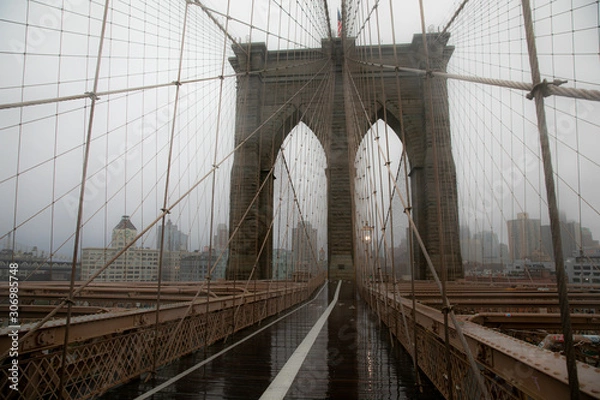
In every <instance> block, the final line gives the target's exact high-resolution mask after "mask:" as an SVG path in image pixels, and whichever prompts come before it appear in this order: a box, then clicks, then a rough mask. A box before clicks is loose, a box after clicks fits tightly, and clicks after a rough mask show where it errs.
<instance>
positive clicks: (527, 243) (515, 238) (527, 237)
mask: <svg viewBox="0 0 600 400" xmlns="http://www.w3.org/2000/svg"><path fill="white" fill-rule="evenodd" d="M506 224H507V227H508V246H509V250H510V257H511V259H512V260H524V259H534V258H536V257H538V255H539V254H540V253H541V247H542V246H541V235H540V232H541V224H540V220H539V219H529V214H527V213H525V212H523V213H519V214H517V219H513V220H510V221H507V222H506Z"/></svg>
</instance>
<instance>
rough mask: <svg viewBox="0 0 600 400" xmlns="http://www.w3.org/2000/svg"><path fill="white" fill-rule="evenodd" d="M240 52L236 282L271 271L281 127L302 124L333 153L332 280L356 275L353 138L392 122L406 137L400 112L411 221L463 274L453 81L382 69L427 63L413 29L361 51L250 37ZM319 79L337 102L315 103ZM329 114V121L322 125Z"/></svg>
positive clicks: (437, 62)
mask: <svg viewBox="0 0 600 400" xmlns="http://www.w3.org/2000/svg"><path fill="white" fill-rule="evenodd" d="M427 39H428V43H429V44H428V50H429V57H430V66H431V68H432V69H434V70H437V71H445V69H446V65H447V62H448V60H449V58H450V56H451V54H452V51H453V47H451V46H447V41H448V37H447V36H444V37H442V36H440V35H439V34H427ZM234 53H235V57H232V58H231V59H230V60H229V61H230V63H231V65H232V66H233V68H234V69H235V71H236V72H237V73H238V74H239V76H238V79H237V115H236V128H235V145H236V146H238V145H240V144H242V143H243V145H241V147H240V148H239V149H238V150H237V152H236V154H235V159H234V165H233V169H232V176H231V210H230V225H229V226H230V234H233V233H234V231H236V230H237V232H235V235H234V239H233V240H232V243H231V244H230V253H229V265H228V267H227V278H228V279H234V278H235V279H247V278H248V277H249V276H250V273H251V271H252V270H253V268H254V269H255V273H254V275H253V278H256V279H268V278H270V277H271V263H272V260H271V258H272V247H273V246H272V242H273V240H272V238H271V237H270V235H269V234H268V232H269V227H270V225H271V222H272V220H273V177H272V176H271V175H270V174H269V170H270V168H271V167H272V165H273V164H274V162H275V158H276V156H277V149H279V147H280V145H281V144H282V142H283V140H284V135H281V132H282V131H283V132H286V134H287V133H289V132H290V131H291V130H292V129H293V128H294V127H295V126H296V125H297V124H298V123H300V122H304V123H305V124H306V125H308V127H309V128H311V129H312V130H313V132H315V133H317V137H319V138H325V139H321V140H322V141H323V142H322V143H321V144H322V145H323V148H324V149H325V154H326V157H327V181H328V205H327V206H328V261H329V277H330V279H337V278H343V279H351V280H353V279H354V249H355V247H356V246H355V243H354V241H355V240H356V238H355V231H356V230H355V229H354V227H355V226H356V225H355V224H356V223H360V221H355V220H354V213H353V210H354V204H353V202H354V196H353V193H352V190H353V189H352V188H353V187H354V183H353V182H354V176H355V171H354V156H355V155H356V151H357V148H358V145H359V144H360V143H355V139H353V138H357V137H359V138H360V137H363V136H364V135H365V134H366V132H367V131H368V130H369V128H370V127H371V125H372V124H374V123H375V122H376V121H377V120H378V119H384V118H385V121H386V122H387V123H388V125H389V126H390V127H391V128H392V129H393V130H394V131H395V132H396V133H397V134H398V135H399V137H400V132H401V123H400V120H401V116H400V110H402V118H403V122H404V137H405V143H403V145H404V146H405V148H406V150H407V154H408V158H409V162H410V178H411V196H412V215H413V219H414V220H415V223H416V225H417V227H418V229H419V232H420V234H421V236H422V238H423V240H424V241H425V244H426V247H427V249H428V252H429V254H430V256H431V258H432V261H433V263H434V265H435V266H436V269H438V272H439V271H440V270H441V269H442V268H441V266H440V265H441V263H442V262H443V263H444V265H445V267H446V271H447V277H448V279H450V280H452V279H456V278H459V277H462V275H463V272H462V260H461V256H460V246H459V225H458V208H457V189H456V172H455V165H454V161H453V158H452V152H451V144H450V134H449V116H448V99H447V91H446V81H445V79H442V78H437V77H423V76H422V75H416V74H414V73H410V72H399V71H397V70H395V69H393V68H382V67H381V66H378V65H388V66H393V65H400V66H402V67H407V68H417V69H425V68H426V59H425V56H424V54H425V53H424V51H423V45H422V36H421V35H415V36H414V37H413V41H412V43H409V44H401V45H396V49H395V51H394V48H393V46H377V47H360V46H355V45H354V41H353V40H352V39H351V38H345V39H343V40H342V39H337V38H336V39H333V41H330V40H324V41H323V43H322V49H300V50H294V51H267V49H266V46H265V44H264V43H248V44H244V45H241V46H234ZM307 60H311V61H314V62H310V63H309V62H307ZM361 61H366V62H367V63H371V64H366V63H362V62H361ZM350 76H352V78H353V79H352V80H358V81H360V80H361V79H362V80H363V81H365V78H369V77H370V78H371V81H372V82H373V84H374V85H380V89H378V90H376V91H373V86H372V85H371V86H369V87H364V88H362V89H361V88H360V87H357V86H356V85H353V84H352V82H350V78H349V77H350ZM375 77H376V79H374V78H375ZM311 80H312V81H314V80H323V81H324V82H323V84H321V85H317V86H316V87H319V88H321V89H320V90H323V93H321V94H319V95H321V97H322V98H325V99H329V101H328V102H319V105H318V107H316V106H311V104H313V102H311V98H312V97H313V96H315V93H314V90H312V89H311V90H309V89H305V88H306V87H308V86H307V83H308V82H309V81H311ZM284 83H285V85H283V84H284ZM427 85H430V86H431V88H432V90H431V93H432V94H433V95H432V98H430V97H429V96H428V91H427V90H425V88H426V86H427ZM310 87H311V88H314V87H315V85H313V86H310ZM282 88H285V90H284V91H283V90H282ZM373 92H375V93H376V95H375V96H374V94H373ZM400 93H401V96H400ZM400 98H401V99H402V100H401V101H402V104H399V101H400ZM430 100H431V103H433V107H430ZM324 103H325V104H324ZM363 107H365V108H366V112H367V115H369V117H370V118H369V120H367V118H365V117H364V114H365V111H364V108H363ZM315 108H319V109H318V110H317V109H315ZM432 109H433V112H431V110H432ZM352 110H362V111H361V114H362V115H360V116H358V117H357V118H355V117H354V116H352V115H350V113H351V112H353V111H352ZM324 115H325V116H326V118H328V119H329V121H323V118H324V117H323V116H324ZM315 118H320V123H319V124H315V123H313V121H315ZM356 121H359V122H356ZM323 122H325V123H323ZM324 126H325V127H326V128H323V127H324ZM318 129H320V130H323V129H327V131H326V132H317V130H318ZM434 135H435V136H434ZM434 138H435V144H436V148H435V150H436V151H434V146H433V139H434ZM273 149H275V151H273ZM434 153H435V154H436V155H437V160H436V158H434ZM436 161H437V167H438V171H439V174H438V177H437V181H438V182H439V193H440V194H441V196H440V197H441V198H440V199H438V190H437V189H436V177H435V173H434V166H435V165H436ZM257 193H259V194H258V195H257ZM438 201H440V204H439V206H438ZM439 211H441V214H442V215H441V216H439V215H438V214H439ZM440 230H442V234H441V235H440ZM263 243H264V245H263ZM414 253H415V262H416V263H417V265H418V271H419V272H418V276H417V277H418V278H420V279H425V278H427V277H428V276H429V273H428V272H427V265H426V263H425V259H424V257H423V254H422V253H421V252H420V250H419V249H418V247H416V246H415V252H414ZM259 255H260V256H259ZM257 260H258V262H257Z"/></svg>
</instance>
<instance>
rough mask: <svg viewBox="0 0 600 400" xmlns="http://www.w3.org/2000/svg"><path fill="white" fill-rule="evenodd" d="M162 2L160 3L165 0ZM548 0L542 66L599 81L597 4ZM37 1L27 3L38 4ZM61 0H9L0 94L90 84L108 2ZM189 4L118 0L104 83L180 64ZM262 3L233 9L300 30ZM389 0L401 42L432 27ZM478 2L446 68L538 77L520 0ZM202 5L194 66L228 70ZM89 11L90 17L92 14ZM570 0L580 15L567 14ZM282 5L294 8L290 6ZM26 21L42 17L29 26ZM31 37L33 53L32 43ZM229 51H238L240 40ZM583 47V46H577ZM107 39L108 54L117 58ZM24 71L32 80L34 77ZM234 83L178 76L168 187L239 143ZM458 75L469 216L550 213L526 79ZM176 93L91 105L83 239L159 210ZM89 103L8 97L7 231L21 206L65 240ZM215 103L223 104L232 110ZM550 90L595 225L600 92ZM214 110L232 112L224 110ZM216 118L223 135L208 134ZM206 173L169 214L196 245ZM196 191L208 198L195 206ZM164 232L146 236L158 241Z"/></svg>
mask: <svg viewBox="0 0 600 400" xmlns="http://www.w3.org/2000/svg"><path fill="white" fill-rule="evenodd" d="M159 3H160V4H161V7H160V8H159V7H156V5H157V4H159ZM372 3H374V2H372ZM456 3H457V2H456V1H455V2H449V1H442V0H436V1H431V0H430V1H425V10H426V11H425V12H426V17H427V22H426V25H427V26H428V27H432V29H434V30H437V29H438V28H439V27H440V26H443V24H444V23H445V21H447V20H448V18H449V16H450V14H451V13H452V11H453V10H454V9H455V8H456ZM472 3H474V4H475V5H477V4H478V3H477V2H472ZM546 3H547V2H546V1H536V2H534V4H535V6H536V15H537V16H538V17H539V23H538V24H536V30H537V31H538V35H539V39H538V43H539V47H540V58H541V60H542V63H541V66H542V70H543V71H542V72H543V74H544V77H549V78H552V77H560V78H565V79H568V80H569V84H573V85H577V86H578V87H591V88H594V87H595V88H596V89H597V88H598V83H599V80H600V79H599V78H600V68H599V64H598V63H599V59H598V47H599V46H598V31H597V26H598V11H597V3H594V2H593V1H592V0H590V1H582V2H581V3H582V6H581V7H580V8H578V9H577V10H576V11H574V12H566V13H562V14H561V11H562V9H563V6H565V5H566V6H568V7H570V4H571V2H570V1H566V0H559V1H556V2H553V3H552V7H553V8H552V9H550V7H549V6H546V5H545V4H546ZM26 4H29V5H30V8H29V14H27V8H26ZM56 4H58V3H57V2H52V1H49V2H47V3H45V2H30V3H26V2H23V1H20V0H8V1H4V2H2V4H0V17H1V18H0V19H2V22H0V32H1V33H2V34H1V35H0V37H1V39H0V46H1V47H0V50H1V51H0V63H1V65H3V74H0V102H1V103H10V102H17V101H20V100H21V99H22V98H23V99H24V100H31V99H39V98H52V97H56V96H65V95H71V94H82V93H84V92H86V91H90V90H91V82H92V78H93V74H94V67H95V63H94V60H95V56H96V52H97V46H98V38H97V36H98V33H99V28H100V23H99V18H100V17H101V11H102V8H101V6H100V2H92V3H90V2H87V1H84V0H65V8H66V9H67V12H64V13H63V12H61V11H60V8H57V7H56ZM181 4H183V2H176V1H171V2H167V3H165V2H154V1H148V2H138V1H131V6H129V2H114V3H113V9H112V10H111V13H109V18H110V20H111V21H112V22H111V24H110V26H109V30H108V31H107V37H108V38H109V40H108V41H107V43H106V48H105V52H104V54H105V59H104V60H103V64H102V71H101V80H100V90H108V89H111V90H114V89H119V88H127V87H134V86H142V85H150V84H158V83H165V82H172V81H173V80H175V79H176V71H177V64H178V63H177V60H178V57H179V46H178V43H179V38H180V29H181V19H182V10H183V7H181ZM206 4H207V5H208V6H209V7H211V8H213V9H215V10H218V11H220V12H225V10H226V7H227V1H219V2H217V1H214V0H210V1H207V2H206ZM251 4H252V2H248V1H245V0H244V1H242V0H237V1H232V2H231V15H232V17H235V18H238V19H240V20H242V21H246V22H248V23H250V18H252V24H253V25H255V26H257V27H258V28H260V29H268V30H269V31H270V32H272V33H274V34H276V35H280V36H283V37H285V38H290V39H294V38H304V36H303V33H302V30H301V29H299V27H298V26H297V25H296V24H293V23H290V21H289V19H287V17H285V13H283V14H282V12H281V11H280V10H279V9H278V8H277V6H275V5H274V3H271V5H270V8H269V3H268V2H267V1H266V0H260V1H255V2H254V4H255V6H254V13H252V12H251V10H250V5H251ZM282 4H284V5H286V4H288V2H285V1H284V2H283V3H282ZM393 4H394V15H393V20H394V25H395V29H396V42H398V43H402V42H409V41H410V40H411V39H412V35H413V33H416V32H420V22H419V10H418V2H417V1H416V0H415V1H403V2H393ZM585 4H587V6H585ZM328 5H329V12H330V17H331V29H332V30H335V29H336V24H337V21H336V13H337V9H338V8H339V7H340V5H339V2H337V1H329V2H328ZM475 5H474V6H473V7H472V8H469V7H467V8H466V9H465V14H466V15H465V18H464V20H461V19H460V18H459V19H458V20H457V23H456V32H454V31H453V36H452V38H451V44H456V45H457V50H456V51H455V54H454V56H453V58H452V61H451V65H450V67H449V69H451V70H452V72H456V73H463V74H469V73H470V74H478V75H482V76H492V77H499V78H504V79H513V80H518V81H529V80H530V77H529V76H528V72H527V71H528V66H527V59H526V56H525V53H524V50H525V49H524V48H523V47H522V46H523V43H522V40H520V39H521V38H522V33H519V32H520V30H519V29H518V26H520V25H519V24H520V14H519V4H518V2H509V3H506V4H504V3H502V4H500V3H499V4H498V5H495V6H493V7H492V6H491V5H490V6H489V10H486V11H485V12H481V14H479V15H478V14H476V12H477V10H478V8H477V7H476V6H475ZM193 8H194V10H193V11H191V12H192V13H194V14H193V16H194V18H191V19H190V21H192V22H190V24H189V26H188V29H189V30H190V32H195V33H198V34H197V35H190V38H189V39H188V40H189V42H187V43H186V45H187V46H188V47H187V48H186V51H187V53H186V55H185V60H186V61H185V62H184V69H183V71H184V72H183V73H184V78H185V77H187V78H200V77H211V76H212V77H214V76H218V75H220V73H221V72H220V68H221V60H222V54H220V53H221V51H222V48H223V39H222V34H221V33H220V32H219V30H218V29H216V28H215V27H214V24H212V22H210V21H208V19H207V18H206V16H205V15H204V14H203V13H202V12H201V11H200V10H199V8H197V7H193ZM567 9H568V8H567ZM269 10H270V13H269V12H268V11H269ZM378 11H379V23H378V25H377V24H375V22H374V21H375V20H376V18H375V16H373V17H372V18H371V22H372V24H370V25H369V26H368V29H367V31H366V32H369V34H367V33H366V32H365V34H364V35H363V36H362V37H361V38H359V43H363V42H366V41H367V40H368V39H365V38H367V37H372V38H376V37H377V29H376V28H377V26H378V27H379V33H380V35H381V41H382V42H383V43H391V42H392V37H391V23H390V21H391V18H390V17H389V15H390V13H389V1H381V2H380V4H379V10H378ZM551 11H552V13H554V14H557V16H556V17H553V18H548V17H547V16H546V14H549V13H550V12H551ZM474 13H475V14H474ZM88 14H89V15H91V16H92V18H91V19H89V18H87V15H88ZM563 14H564V15H567V16H568V17H569V18H563V17H561V16H560V15H563ZM27 15H28V16H27ZM280 15H283V17H282V19H281V21H280V20H279V19H280V17H279V16H280ZM294 15H300V14H299V13H297V14H294ZM493 18H496V19H493ZM217 19H220V20H221V21H224V19H222V18H220V17H217ZM25 21H28V22H29V24H30V27H29V28H28V29H29V30H27V29H26V27H25V24H24V23H25ZM469 21H470V22H469ZM494 21H496V22H497V23H494ZM549 22H551V23H549ZM514 26H516V27H517V28H516V29H515V28H513V27H514ZM509 27H511V28H509ZM369 29H370V31H369ZM550 29H552V34H550ZM61 31H62V33H61ZM451 31H452V30H451ZM200 33H201V34H200ZM230 33H231V35H232V36H233V37H236V38H240V39H241V40H242V41H245V40H247V39H249V38H250V36H251V38H252V40H253V41H264V40H266V37H265V35H264V33H261V32H260V30H253V31H252V32H250V30H249V27H248V25H247V24H246V25H245V24H239V23H235V22H233V21H231V25H230ZM25 38H27V40H26V41H27V49H26V50H27V56H26V57H25V58H23V56H22V53H23V50H24V49H25V48H24V42H25ZM549 38H550V39H549ZM316 39H318V38H316ZM268 40H269V48H270V49H274V48H280V47H282V46H285V45H286V42H285V41H278V40H277V39H276V37H275V36H270V37H269V39H268ZM373 40H375V39H373ZM227 50H228V51H230V49H229V47H228V48H227ZM573 53H577V54H578V56H577V57H573V56H572V54H573ZM59 54H60V56H59ZM108 54H110V55H111V56H110V57H106V55H108ZM227 67H228V66H227V65H226V68H227ZM109 77H110V78H109ZM23 79H24V81H23ZM58 81H60V85H57V82H58ZM22 85H25V86H26V87H25V88H24V90H23V91H22V90H21V86H22ZM223 88H224V90H223V92H222V93H224V94H223V97H222V99H221V102H219V101H218V98H219V82H218V81H210V82H208V83H201V84H200V83H199V84H194V85H189V86H185V85H184V86H183V88H182V92H181V96H182V97H181V102H180V106H179V107H180V115H179V116H178V121H179V123H178V126H177V139H176V140H177V143H176V146H175V154H176V157H175V160H176V162H175V163H174V167H173V174H174V176H176V177H177V179H176V181H175V182H173V183H172V185H171V191H170V199H171V200H174V199H176V198H178V197H179V196H180V195H181V194H182V193H184V192H185V190H186V188H187V187H189V186H190V185H191V183H193V182H196V181H197V180H198V179H200V178H201V177H202V176H203V175H204V174H206V172H208V171H209V170H210V168H211V165H212V164H213V158H214V152H215V151H216V152H217V160H219V159H220V158H222V157H224V156H225V155H226V154H227V151H228V150H230V149H231V148H232V138H231V133H232V132H233V118H234V117H233V112H232V110H233V104H234V97H233V96H234V93H235V92H234V89H235V82H234V80H233V79H230V80H226V81H225V83H224V86H223ZM450 88H451V90H450V93H449V95H450V98H451V102H453V106H452V112H453V120H452V132H453V141H454V143H453V146H454V149H455V153H456V154H457V155H460V156H461V157H463V158H462V159H461V160H459V161H458V162H457V163H459V164H460V165H459V180H460V184H461V187H460V190H459V191H460V192H461V195H462V198H461V219H462V222H463V223H469V224H470V225H472V226H473V228H474V230H478V229H490V228H492V229H495V230H496V231H502V230H503V229H505V221H506V220H508V219H512V218H514V217H515V215H516V213H517V212H521V211H528V212H529V213H530V215H531V216H532V217H535V218H542V220H543V221H544V220H545V218H546V217H545V209H544V204H543V201H540V198H543V195H542V197H540V193H542V194H543V183H542V181H541V175H540V171H539V162H538V161H537V157H538V156H537V154H538V153H537V148H538V147H539V146H538V144H537V136H536V135H537V133H536V129H535V125H534V124H533V122H535V118H534V114H533V108H532V107H533V103H532V102H529V101H527V100H524V98H523V96H524V93H523V92H511V91H508V90H498V89H490V88H486V87H483V86H477V85H473V84H469V85H465V84H462V83H456V84H454V83H453V84H452V85H450ZM174 93H175V89H174V88H173V87H169V88H162V89H153V90H149V91H146V92H143V93H141V92H139V93H131V94H129V95H115V96H110V97H108V96H107V97H105V98H103V99H101V102H100V104H102V105H100V106H99V107H98V109H97V116H96V117H95V127H94V137H95V141H94V143H93V150H92V151H93V153H92V156H91V161H90V173H91V174H92V178H91V180H90V184H89V185H88V192H87V193H86V199H87V203H86V219H87V220H89V221H90V222H89V223H88V225H87V227H86V230H85V235H84V245H94V246H102V245H105V244H106V242H107V238H108V237H109V235H110V230H111V229H112V227H113V226H114V225H116V223H117V222H118V220H119V218H120V216H121V215H122V214H124V213H127V214H131V215H132V220H133V221H134V223H135V224H136V225H137V227H138V228H140V229H141V228H142V227H144V226H145V225H147V224H148V223H149V222H150V221H152V220H153V219H154V217H155V216H156V213H157V209H159V208H160V205H161V203H162V190H163V187H164V169H163V167H164V164H165V163H166V158H167V154H166V147H165V146H166V143H167V138H168V135H169V133H170V125H169V121H170V119H171V118H172V107H173V98H174ZM21 96H22V97H21ZM102 101H104V103H102ZM87 104H88V105H87V106H85V107H83V106H82V105H83V103H82V101H77V102H63V103H60V104H58V105H56V104H49V105H43V106H34V107H27V108H24V109H22V110H20V109H11V110H1V111H0V121H2V122H1V124H0V143H1V144H2V146H0V171H2V172H1V175H0V195H1V196H2V199H3V202H4V207H3V212H2V213H1V214H0V236H5V233H6V232H8V231H9V230H11V229H12V227H13V226H14V224H15V221H16V224H17V225H18V226H20V225H22V227H21V228H19V229H18V231H17V241H18V242H19V243H23V244H25V245H29V246H32V245H37V246H39V247H41V248H44V249H46V250H47V249H49V247H50V240H49V237H50V236H52V235H53V236H54V241H53V243H52V246H53V248H54V249H56V248H57V247H58V246H59V245H60V243H63V242H65V243H67V242H68V237H69V235H70V234H71V233H72V231H73V226H74V215H75V212H74V208H73V207H75V205H76V202H77V198H76V194H77V190H76V189H77V183H78V179H79V177H80V174H81V171H80V166H81V160H82V147H81V144H82V143H83V133H84V132H85V129H86V127H87V125H86V124H87V119H88V115H89V101H88V103H87ZM218 104H222V107H221V114H219V107H218ZM547 104H548V106H547V109H548V111H549V117H548V119H549V124H550V126H551V128H552V127H555V129H554V132H555V134H554V136H555V137H557V138H558V142H556V143H555V144H554V145H553V150H554V151H555V154H554V156H555V165H556V166H557V171H558V178H559V179H558V187H559V189H560V192H559V200H560V203H561V204H560V205H561V209H562V210H564V211H565V212H566V214H567V217H568V218H569V219H571V220H581V222H582V224H583V225H584V226H589V227H590V228H592V230H593V232H594V234H595V236H596V238H597V239H598V238H600V217H599V216H598V211H599V210H600V192H599V191H600V185H598V179H597V176H598V175H599V173H600V168H599V165H598V156H597V149H598V148H600V139H599V138H600V135H599V134H598V133H599V132H598V127H599V126H600V119H599V118H600V108H599V106H598V103H594V102H583V101H574V100H564V99H556V98H549V99H548V100H547ZM57 114H58V115H59V116H58V117H55V115H57ZM217 115H220V116H221V120H220V122H219V124H217V119H216V116H217ZM523 116H524V117H523ZM21 121H23V122H27V123H25V124H23V125H21ZM217 126H219V128H218V130H219V131H220V133H221V134H220V136H218V137H216V136H211V135H214V132H216V131H217ZM215 144H218V146H215ZM215 147H216V149H215ZM194 151H202V152H204V153H203V154H206V156H205V157H201V158H198V157H196V158H197V159H195V160H194V161H193V162H192V164H191V165H189V166H188V165H187V163H188V160H189V159H194V157H193V155H194ZM17 165H18V167H17ZM229 166H230V164H227V163H226V164H224V165H223V167H222V168H220V169H219V171H218V174H219V175H218V182H219V185H218V187H219V191H218V194H217V195H216V199H215V203H216V204H217V207H216V208H217V212H216V214H217V215H216V217H215V224H218V223H222V222H228V217H227V215H228V209H227V196H228V191H229V187H228V183H227V182H228V168H229ZM17 172H19V177H18V180H17V177H16V174H17ZM523 172H525V173H526V177H525V176H524V175H523ZM209 183H210V180H207V181H206V182H205V183H203V184H202V185H200V187H199V188H198V190H197V191H196V192H195V193H194V194H193V195H192V197H190V199H189V201H186V202H184V203H183V204H182V206H181V207H180V209H178V210H177V213H174V214H173V215H172V218H173V219H174V222H176V223H177V224H178V225H179V226H180V227H181V228H182V229H184V230H185V231H186V232H187V233H190V236H191V237H192V238H193V239H192V240H193V242H194V244H192V245H191V248H192V249H193V248H199V247H200V246H202V245H205V244H207V243H208V236H207V234H206V231H207V229H206V226H207V225H206V224H207V222H206V221H207V220H208V215H209V211H208V208H209V206H208V204H210V202H211V196H210V193H211V189H210V185H209ZM17 185H18V189H17ZM15 193H17V194H16V195H15ZM195 203H197V204H198V205H197V206H194V205H192V204H195ZM105 204H108V206H105ZM140 204H141V205H140ZM15 210H16V218H15ZM152 232H153V231H152ZM152 235H153V233H151V234H150V235H149V236H148V238H147V241H146V243H145V244H144V245H148V246H154V244H155V238H154V236H152ZM4 240H6V238H5V239H4ZM504 240H506V238H504ZM70 251H71V250H70V249H69V247H68V245H66V246H65V247H64V248H63V249H62V250H61V252H62V253H66V254H68V253H70Z"/></svg>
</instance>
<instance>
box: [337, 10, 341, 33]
mask: <svg viewBox="0 0 600 400" xmlns="http://www.w3.org/2000/svg"><path fill="white" fill-rule="evenodd" d="M337 17H338V21H337V22H338V25H337V28H338V31H337V35H338V37H341V36H342V13H341V12H340V9H339V8H338V10H337Z"/></svg>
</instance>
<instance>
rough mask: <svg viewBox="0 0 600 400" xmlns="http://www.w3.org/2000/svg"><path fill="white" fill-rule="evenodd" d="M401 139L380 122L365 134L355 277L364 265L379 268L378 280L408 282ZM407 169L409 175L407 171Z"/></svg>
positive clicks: (359, 156)
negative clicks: (392, 279)
mask: <svg viewBox="0 0 600 400" xmlns="http://www.w3.org/2000/svg"><path fill="white" fill-rule="evenodd" d="M402 150H403V145H402V142H401V141H400V138H399V135H398V134H397V133H396V132H395V131H394V130H393V129H392V127H391V126H390V125H388V124H386V123H385V122H384V121H383V120H382V119H379V120H377V121H376V122H375V124H373V125H372V126H371V128H370V129H369V130H368V131H367V132H366V133H365V134H364V136H363V137H362V140H361V142H360V144H359V145H358V148H357V151H356V154H355V159H354V167H355V172H356V173H355V179H354V188H355V189H354V202H355V216H356V217H355V222H354V232H355V238H356V239H355V243H356V247H355V260H356V261H357V266H358V268H357V273H358V274H360V273H369V274H372V272H367V270H361V267H362V266H364V265H367V264H370V265H373V264H376V265H377V271H378V273H380V274H381V277H374V278H377V279H378V278H383V279H387V278H390V277H395V278H397V279H401V278H405V279H407V278H409V277H410V274H411V271H410V268H409V263H408V245H407V228H408V222H407V220H406V217H405V215H404V206H403V203H402V201H401V200H400V198H402V199H403V200H404V202H405V204H408V202H409V201H410V200H409V194H408V192H409V190H408V189H407V184H406V183H407V179H410V178H408V173H409V171H410V166H407V165H405V161H404V160H403V159H402ZM407 167H408V169H407Z"/></svg>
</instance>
